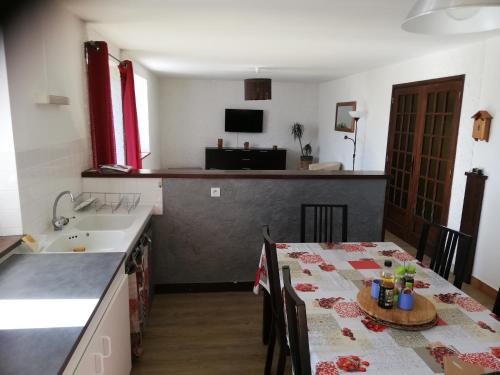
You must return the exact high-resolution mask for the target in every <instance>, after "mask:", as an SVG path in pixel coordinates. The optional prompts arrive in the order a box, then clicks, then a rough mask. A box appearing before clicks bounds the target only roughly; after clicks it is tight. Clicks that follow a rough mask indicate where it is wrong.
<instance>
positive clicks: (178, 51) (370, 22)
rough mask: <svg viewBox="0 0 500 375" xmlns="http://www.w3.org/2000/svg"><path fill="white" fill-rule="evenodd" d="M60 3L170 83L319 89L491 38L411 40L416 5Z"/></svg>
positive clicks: (284, 0) (283, 0) (175, 0)
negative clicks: (295, 83)
mask: <svg viewBox="0 0 500 375" xmlns="http://www.w3.org/2000/svg"><path fill="white" fill-rule="evenodd" d="M63 1H64V3H65V4H66V5H67V7H68V8H69V9H70V10H71V11H72V12H74V13H75V14H76V15H78V16H79V17H80V18H82V19H83V20H85V21H86V22H88V23H89V24H90V26H91V27H92V28H94V29H95V30H96V31H97V32H98V33H99V34H101V35H103V37H105V38H106V39H107V40H108V41H109V42H111V43H113V44H115V45H116V46H117V47H119V48H121V49H123V50H126V51H127V54H128V55H130V56H132V57H133V58H135V59H137V60H138V61H139V62H141V63H142V64H143V65H145V66H146V67H148V68H149V69H151V70H153V71H155V72H158V73H161V74H165V75H171V76H189V77H201V78H223V79H241V78H248V77H257V76H260V77H269V78H273V79H281V80H308V81H325V80H330V79H334V78H338V77H342V76H346V75H349V74H353V73H356V72H361V71H365V70H368V69H372V68H376V67H378V66H382V65H386V64H390V63H394V62H397V61H401V60H405V59H409V58H411V57H415V56H420V55H424V54H428V53H432V52H435V51H438V50H443V49H449V48H453V47H455V46H458V45H460V44H465V43H470V42H473V41H476V40H479V39H483V38H485V37H487V36H491V35H492V33H488V34H479V35H477V34H476V35H467V36H463V35H462V36H444V37H443V36H440V37H437V36H428V35H417V34H410V33H407V32H405V31H403V30H402V29H401V26H400V25H401V22H402V21H403V19H404V18H405V16H406V14H407V13H408V12H409V10H410V8H411V7H412V5H413V4H414V1H415V0H63ZM495 35H496V34H495ZM255 67H260V68H261V69H260V73H259V74H256V73H255V70H254V69H255Z"/></svg>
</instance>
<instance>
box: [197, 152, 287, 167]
mask: <svg viewBox="0 0 500 375" xmlns="http://www.w3.org/2000/svg"><path fill="white" fill-rule="evenodd" d="M205 169H225V170H236V169H249V170H252V169H258V170H282V169H286V149H277V150H273V149H272V148H251V149H248V150H245V149H244V148H217V147H207V148H206V149H205Z"/></svg>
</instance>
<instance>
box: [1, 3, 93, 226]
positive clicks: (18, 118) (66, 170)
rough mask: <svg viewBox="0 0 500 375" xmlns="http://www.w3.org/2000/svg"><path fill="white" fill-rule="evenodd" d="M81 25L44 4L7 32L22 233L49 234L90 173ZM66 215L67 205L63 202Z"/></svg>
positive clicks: (6, 42)
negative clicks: (54, 99)
mask: <svg viewBox="0 0 500 375" xmlns="http://www.w3.org/2000/svg"><path fill="white" fill-rule="evenodd" d="M86 39H87V38H86V33H85V27H84V24H83V22H82V21H81V20H79V19H78V18H77V17H75V16H73V15H72V14H70V13H69V12H67V11H66V10H65V9H63V8H62V7H61V6H60V5H57V4H54V3H52V2H44V3H43V6H40V7H39V8H35V7H32V8H29V10H28V11H27V12H26V13H24V14H22V15H20V16H19V17H18V19H16V20H14V21H13V22H12V24H10V25H9V26H8V27H7V28H6V30H5V51H6V59H7V73H8V79H9V93H10V105H11V113H12V124H13V127H12V128H13V134H14V144H15V151H16V159H17V168H18V170H17V172H18V179H19V189H20V190H19V193H20V201H21V214H22V225H23V231H24V232H25V233H40V232H43V231H44V230H46V229H47V228H49V226H50V218H51V209H52V203H53V202H54V198H55V196H56V195H57V194H58V193H59V192H61V191H63V190H71V191H73V192H79V191H81V188H82V181H81V177H80V174H81V171H82V170H83V169H86V168H89V167H90V165H91V162H90V160H91V157H90V130H89V125H88V124H89V120H88V107H87V87H86V73H85V62H84V53H83V43H84V41H85V40H86ZM40 93H42V94H47V93H50V94H56V95H64V96H68V97H69V99H70V105H69V106H54V105H38V104H35V97H36V96H37V95H38V94H40ZM61 203H62V205H63V206H66V207H67V208H68V207H69V199H64V202H63V201H61Z"/></svg>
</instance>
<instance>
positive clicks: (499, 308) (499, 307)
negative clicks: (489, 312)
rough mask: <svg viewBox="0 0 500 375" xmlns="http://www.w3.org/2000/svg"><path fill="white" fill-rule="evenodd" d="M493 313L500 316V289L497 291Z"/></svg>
mask: <svg viewBox="0 0 500 375" xmlns="http://www.w3.org/2000/svg"><path fill="white" fill-rule="evenodd" d="M493 313H494V314H496V315H498V316H500V289H498V292H497V299H496V300H495V306H493Z"/></svg>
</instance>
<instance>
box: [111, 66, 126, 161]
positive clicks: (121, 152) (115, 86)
mask: <svg viewBox="0 0 500 375" xmlns="http://www.w3.org/2000/svg"><path fill="white" fill-rule="evenodd" d="M109 80H110V83H111V104H112V106H113V128H114V133H115V149H116V162H117V163H118V164H125V141H124V139H123V113H122V83H121V79H120V70H119V69H118V64H117V63H116V61H114V60H111V59H109Z"/></svg>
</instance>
